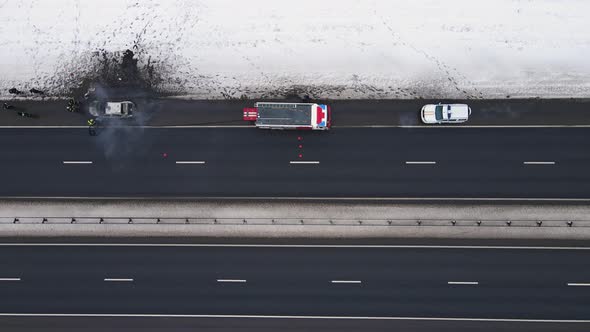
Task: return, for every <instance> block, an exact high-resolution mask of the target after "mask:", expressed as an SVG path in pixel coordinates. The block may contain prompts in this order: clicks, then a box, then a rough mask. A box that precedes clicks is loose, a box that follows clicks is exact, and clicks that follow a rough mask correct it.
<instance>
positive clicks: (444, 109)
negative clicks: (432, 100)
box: [420, 103, 471, 124]
mask: <svg viewBox="0 0 590 332" xmlns="http://www.w3.org/2000/svg"><path fill="white" fill-rule="evenodd" d="M470 115H471V108H470V107H469V106H467V105H466V104H441V103H438V104H428V105H424V106H423V107H422V111H421V112H420V117H421V118H422V122H424V123H426V124H437V123H462V122H465V121H467V120H468V119H469V116H470Z"/></svg>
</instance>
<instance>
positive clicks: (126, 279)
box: [104, 278, 133, 282]
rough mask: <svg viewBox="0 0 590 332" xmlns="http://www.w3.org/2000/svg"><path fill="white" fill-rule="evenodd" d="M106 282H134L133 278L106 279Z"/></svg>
mask: <svg viewBox="0 0 590 332" xmlns="http://www.w3.org/2000/svg"><path fill="white" fill-rule="evenodd" d="M104 281H107V282H108V281H112V282H132V281H133V279H132V278H104Z"/></svg>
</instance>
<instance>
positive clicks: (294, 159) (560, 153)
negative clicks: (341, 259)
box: [0, 127, 590, 199]
mask: <svg viewBox="0 0 590 332" xmlns="http://www.w3.org/2000/svg"><path fill="white" fill-rule="evenodd" d="M0 151H2V154H0V177H1V180H2V182H1V183H2V186H0V196H2V197H118V196H124V197H245V198H252V197H299V198H300V197H320V198H322V197H325V198H334V197H340V198H341V197H347V198H416V199H433V198H445V199H453V198H464V199H473V198H490V199H514V198H533V199H539V198H550V199H590V173H589V172H588V169H590V152H589V151H590V128H464V127H456V128H448V127H446V128H432V127H428V128H340V129H338V128H335V129H334V130H332V131H330V132H303V133H301V132H282V131H265V130H260V129H255V128H198V129H195V128H189V129H178V128H177V129H172V128H107V129H99V135H98V136H96V137H91V136H89V135H88V131H87V130H86V129H67V128H64V129H47V128H46V129H3V130H1V131H0Z"/></svg>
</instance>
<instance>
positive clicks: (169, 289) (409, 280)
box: [0, 245, 590, 320]
mask: <svg viewBox="0 0 590 332" xmlns="http://www.w3.org/2000/svg"><path fill="white" fill-rule="evenodd" d="M0 255H1V256H2V257H4V263H3V267H2V268H3V269H5V270H10V271H18V272H19V275H20V276H22V278H23V279H22V281H19V282H5V283H0V291H1V292H2V294H3V296H2V298H0V313H46V314H147V315H149V314H156V315H157V314H164V315H165V314H170V315H181V314H187V315H267V316H342V317H350V316H353V317H437V318H445V317H447V318H448V317H455V318H485V319H548V320H558V319H559V320H565V319H576V320H587V319H590V313H589V312H588V310H587V308H588V306H589V305H590V288H589V287H572V286H574V285H582V284H577V283H576V284H574V283H575V282H576V281H578V280H581V281H587V280H590V267H589V266H588V264H586V262H587V261H588V259H589V258H590V257H589V255H590V251H588V250H563V249H560V250H554V249H549V248H547V249H534V250H533V249H511V248H500V249H494V248H473V247H471V248H460V247H457V248H428V247H422V248H421V247H416V248H400V247H392V248H383V247H373V248H371V247H354V246H350V247H321V246H309V247H288V246H285V247H254V246H247V247H240V246H232V247H224V246H223V245H221V246H219V247H187V246H183V247H174V246H141V245H136V246H118V245H112V246H92V245H90V246H76V245H69V246H59V245H57V246H42V245H41V246H27V245H20V246H4V245H0ZM41 262H43V263H41ZM104 276H109V278H110V279H109V278H105V277H104ZM103 278H104V279H103ZM107 279H108V280H107ZM56 299H59V301H57V300H56Z"/></svg>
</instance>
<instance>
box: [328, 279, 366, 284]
mask: <svg viewBox="0 0 590 332" xmlns="http://www.w3.org/2000/svg"><path fill="white" fill-rule="evenodd" d="M332 283H333V284H360V283H361V281H360V280H332Z"/></svg>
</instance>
